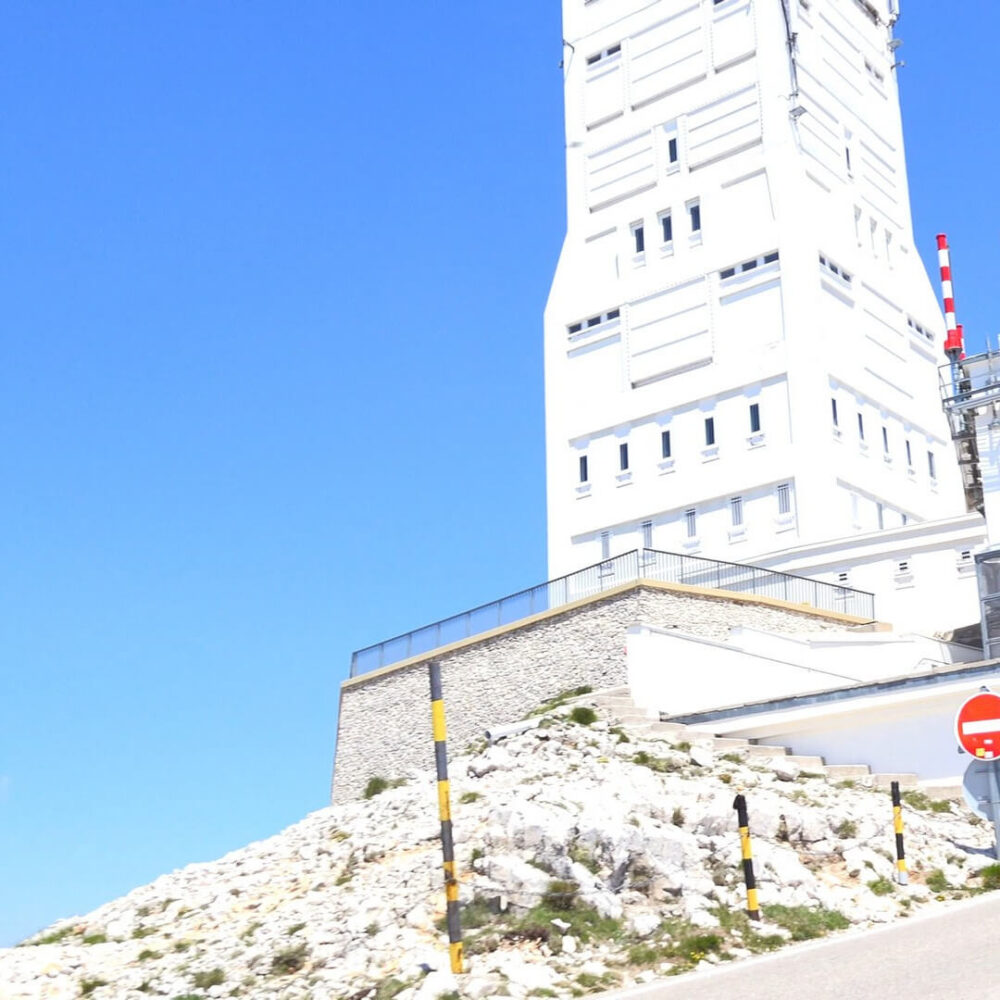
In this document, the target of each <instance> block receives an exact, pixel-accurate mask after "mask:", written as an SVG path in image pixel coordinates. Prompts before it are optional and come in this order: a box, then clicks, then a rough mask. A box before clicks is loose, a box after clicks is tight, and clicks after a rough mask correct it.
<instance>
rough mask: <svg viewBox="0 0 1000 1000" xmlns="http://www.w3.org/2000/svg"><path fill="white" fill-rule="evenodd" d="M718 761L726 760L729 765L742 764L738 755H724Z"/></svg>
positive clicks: (741, 758) (740, 756) (741, 759)
mask: <svg viewBox="0 0 1000 1000" xmlns="http://www.w3.org/2000/svg"><path fill="white" fill-rule="evenodd" d="M719 760H727V761H729V763H730V764H742V763H743V757H742V755H741V754H738V753H724V754H723V755H722V756H721V757H720V758H719Z"/></svg>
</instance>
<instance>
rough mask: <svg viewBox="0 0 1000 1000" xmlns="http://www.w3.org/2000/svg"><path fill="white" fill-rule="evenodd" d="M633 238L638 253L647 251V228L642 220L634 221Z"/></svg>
mask: <svg viewBox="0 0 1000 1000" xmlns="http://www.w3.org/2000/svg"><path fill="white" fill-rule="evenodd" d="M632 240H633V242H634V244H635V252H636V253H637V254H640V253H645V252H646V228H645V226H643V224H642V223H641V222H633V223H632Z"/></svg>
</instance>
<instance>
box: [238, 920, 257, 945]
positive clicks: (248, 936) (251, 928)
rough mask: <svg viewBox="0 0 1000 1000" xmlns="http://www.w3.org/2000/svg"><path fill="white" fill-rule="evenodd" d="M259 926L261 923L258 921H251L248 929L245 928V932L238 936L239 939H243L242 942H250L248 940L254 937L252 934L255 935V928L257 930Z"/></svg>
mask: <svg viewBox="0 0 1000 1000" xmlns="http://www.w3.org/2000/svg"><path fill="white" fill-rule="evenodd" d="M260 926H261V922H260V921H259V920H254V921H253V922H252V923H251V924H250V926H249V927H247V928H246V930H244V931H243V932H242V933H241V934H240V937H241V938H242V939H243V940H244V941H249V940H250V939H251V938H252V937H253V936H254V934H256V933H257V928H258V927H260Z"/></svg>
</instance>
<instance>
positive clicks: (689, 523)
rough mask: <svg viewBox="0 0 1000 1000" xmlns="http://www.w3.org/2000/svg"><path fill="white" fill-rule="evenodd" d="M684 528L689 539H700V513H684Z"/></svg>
mask: <svg viewBox="0 0 1000 1000" xmlns="http://www.w3.org/2000/svg"><path fill="white" fill-rule="evenodd" d="M684 527H685V530H686V531H687V537H688V538H697V537H698V512H697V511H696V510H686V511H684Z"/></svg>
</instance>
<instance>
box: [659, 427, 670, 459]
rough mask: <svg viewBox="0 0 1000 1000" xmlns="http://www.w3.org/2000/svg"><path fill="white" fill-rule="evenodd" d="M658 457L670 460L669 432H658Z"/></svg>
mask: <svg viewBox="0 0 1000 1000" xmlns="http://www.w3.org/2000/svg"><path fill="white" fill-rule="evenodd" d="M660 457H661V458H670V431H661V432H660Z"/></svg>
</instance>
